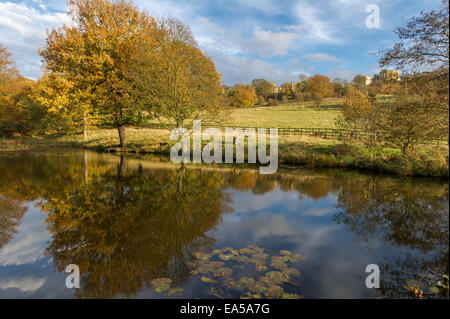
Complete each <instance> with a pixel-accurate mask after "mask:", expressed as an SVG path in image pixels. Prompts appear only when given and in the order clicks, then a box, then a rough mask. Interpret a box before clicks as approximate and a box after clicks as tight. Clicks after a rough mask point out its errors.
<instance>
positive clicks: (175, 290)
mask: <svg viewBox="0 0 450 319" xmlns="http://www.w3.org/2000/svg"><path fill="white" fill-rule="evenodd" d="M182 292H183V288H170V289H169V291H167V294H168V295H169V296H181V293H182Z"/></svg>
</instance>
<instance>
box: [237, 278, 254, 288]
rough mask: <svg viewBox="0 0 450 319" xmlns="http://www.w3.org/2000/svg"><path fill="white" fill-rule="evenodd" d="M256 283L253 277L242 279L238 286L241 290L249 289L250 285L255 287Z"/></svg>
mask: <svg viewBox="0 0 450 319" xmlns="http://www.w3.org/2000/svg"><path fill="white" fill-rule="evenodd" d="M254 283H255V279H253V278H251V277H242V278H241V279H239V280H238V282H237V285H238V287H239V288H241V289H244V288H248V287H249V286H250V285H253V284H254Z"/></svg>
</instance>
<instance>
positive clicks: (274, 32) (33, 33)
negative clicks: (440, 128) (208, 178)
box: [0, 0, 440, 85]
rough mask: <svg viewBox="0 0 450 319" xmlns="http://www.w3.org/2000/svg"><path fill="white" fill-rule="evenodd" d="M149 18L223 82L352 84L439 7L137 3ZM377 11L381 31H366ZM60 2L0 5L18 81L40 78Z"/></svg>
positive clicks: (347, 2) (342, 2) (405, 3)
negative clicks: (184, 36)
mask: <svg viewBox="0 0 450 319" xmlns="http://www.w3.org/2000/svg"><path fill="white" fill-rule="evenodd" d="M134 2H135V3H136V4H137V5H138V6H139V7H140V8H141V9H145V10H147V11H148V12H150V14H152V15H154V16H173V17H176V18H178V19H180V20H182V21H184V22H185V23H187V24H189V25H190V26H191V28H192V31H193V33H194V36H195V37H196V39H197V41H198V43H199V46H200V48H201V49H202V50H203V51H204V52H205V53H206V54H207V55H208V56H210V57H211V58H212V59H213V61H214V62H215V63H216V67H217V69H218V71H219V72H220V73H221V74H222V82H223V83H224V84H227V85H233V84H236V83H241V82H250V81H251V80H252V79H254V78H265V79H267V80H270V81H276V82H277V84H279V85H280V84H281V83H283V82H287V81H295V80H297V79H298V75H299V74H301V73H304V74H307V75H313V74H316V73H320V74H324V75H328V76H330V77H331V78H337V77H339V78H345V79H351V78H353V76H354V75H356V74H365V75H373V74H374V73H377V72H378V71H379V68H378V63H377V60H378V58H377V57H376V56H374V55H373V53H376V52H377V51H378V50H379V49H382V48H385V47H389V46H390V45H391V44H392V43H393V41H394V40H395V35H394V34H393V32H392V30H393V29H394V28H395V27H396V26H398V25H401V24H403V22H404V21H405V19H407V18H409V17H411V16H413V15H417V14H418V13H419V12H420V10H422V9H423V10H426V11H428V10H430V9H434V8H435V9H437V8H439V6H440V0H421V1H418V0H417V1H416V0H334V1H331V0H298V1H297V0H288V1H287V0H278V1H277V0H274V1H272V0H214V1H207V0H136V1H134ZM370 4H376V5H377V6H378V7H379V10H380V11H379V12H380V27H379V28H367V26H366V23H365V21H366V18H367V16H368V15H369V13H367V12H366V8H367V6H368V5H370ZM65 11H66V1H64V0H63V1H55V0H49V1H46V0H27V1H0V43H2V44H3V45H5V46H7V47H8V48H9V50H10V51H11V52H12V53H13V58H14V59H15V60H16V63H17V66H18V68H19V70H20V71H21V73H22V75H24V76H26V77H29V78H33V79H37V78H39V76H40V75H41V65H40V58H39V56H38V55H37V52H36V51H37V49H38V48H39V47H41V46H42V45H43V43H44V39H45V31H46V30H47V29H51V28H55V27H58V26H60V25H62V24H64V23H67V22H68V18H67V16H66V14H65Z"/></svg>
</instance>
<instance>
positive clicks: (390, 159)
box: [0, 138, 449, 179]
mask: <svg viewBox="0 0 450 319" xmlns="http://www.w3.org/2000/svg"><path fill="white" fill-rule="evenodd" d="M1 141H2V140H1V139H0V142H1ZM3 141H4V140H3ZM9 141H11V140H9ZM24 141H25V143H23V142H24ZM5 144H6V146H7V147H5ZM0 145H1V146H0V153H2V152H14V151H17V152H19V151H34V150H48V149H57V148H72V149H86V150H93V151H98V152H104V153H118V154H127V153H129V154H155V155H169V154H170V145H169V144H168V143H156V144H155V145H153V146H152V147H148V146H146V147H144V146H143V145H138V144H130V145H129V146H128V147H127V148H126V149H122V148H119V147H115V146H103V145H85V144H83V143H80V142H61V141H59V142H58V141H54V140H53V141H51V142H50V143H46V140H45V139H44V140H36V139H33V138H29V139H26V140H24V139H21V140H20V142H19V145H20V146H19V145H16V144H15V143H1V144H0ZM316 146H317V147H316V148H314V145H305V144H302V143H286V144H281V145H280V147H279V157H278V160H279V164H281V165H289V166H293V167H296V168H343V169H355V170H360V171H372V172H376V173H383V174H386V173H387V174H393V175H401V176H410V177H432V178H440V179H448V178H449V156H448V155H447V156H446V158H443V155H442V154H440V155H439V156H436V154H431V155H430V154H426V153H423V154H419V155H418V154H414V155H406V156H399V155H398V154H396V155H388V156H386V154H383V156H380V157H377V158H375V159H374V160H371V159H369V158H368V156H367V150H364V149H363V148H362V147H357V146H354V145H353V146H349V145H345V144H334V145H328V146H323V145H316ZM441 153H442V151H441ZM437 157H440V158H437Z"/></svg>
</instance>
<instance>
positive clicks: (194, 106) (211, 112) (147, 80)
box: [129, 18, 225, 127]
mask: <svg viewBox="0 0 450 319" xmlns="http://www.w3.org/2000/svg"><path fill="white" fill-rule="evenodd" d="M157 25H158V27H157V28H158V30H157V36H156V37H155V40H156V42H155V45H151V46H148V47H146V48H145V50H143V54H142V55H140V56H137V57H136V60H135V61H134V63H133V65H132V67H131V68H130V72H129V76H130V77H132V78H133V79H135V80H136V81H137V83H138V87H139V90H140V92H141V95H140V97H141V99H142V101H145V103H146V104H148V105H151V111H152V114H153V115H154V116H156V117H157V118H159V119H161V120H166V121H169V122H170V123H171V124H173V125H176V127H181V126H183V124H185V122H186V121H187V120H194V119H195V120H202V121H203V122H204V123H217V122H220V121H221V120H223V118H224V113H225V109H224V101H223V98H224V97H223V88H222V86H221V85H220V74H219V73H218V72H217V70H216V68H215V65H214V63H213V62H212V60H211V59H210V58H208V57H207V56H205V55H204V54H203V53H202V52H201V51H200V49H199V48H198V47H197V43H196V41H195V39H194V37H193V35H192V33H191V30H190V29H189V27H187V26H186V25H184V24H183V23H182V22H180V21H178V20H176V19H172V18H169V19H162V20H160V21H158V23H157ZM149 43H150V42H149Z"/></svg>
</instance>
